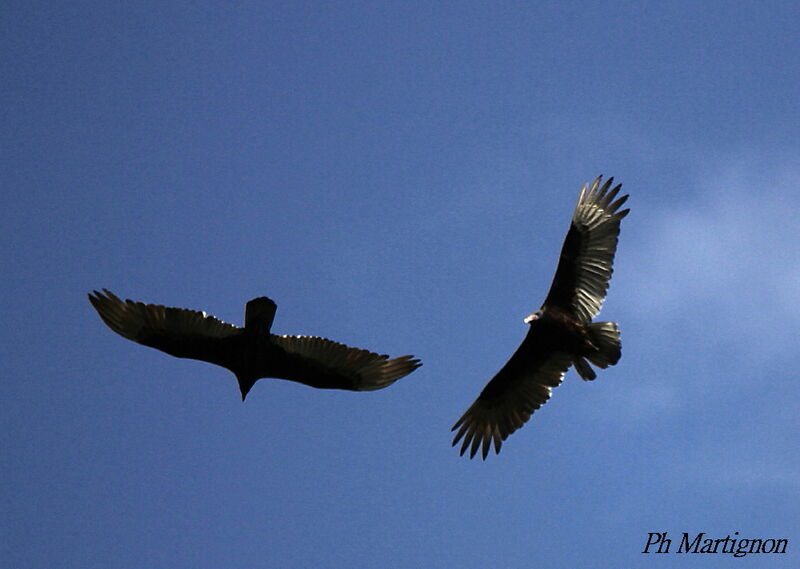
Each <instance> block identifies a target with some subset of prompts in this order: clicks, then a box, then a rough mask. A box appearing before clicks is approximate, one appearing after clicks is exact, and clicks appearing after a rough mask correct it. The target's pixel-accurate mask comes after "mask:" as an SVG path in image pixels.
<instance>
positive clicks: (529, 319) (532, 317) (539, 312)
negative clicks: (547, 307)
mask: <svg viewBox="0 0 800 569" xmlns="http://www.w3.org/2000/svg"><path fill="white" fill-rule="evenodd" d="M541 317H542V309H541V308H540V309H539V310H537V311H536V312H534V313H533V314H529V315H528V316H526V317H525V320H523V322H525V324H530V323H531V322H533V321H534V320H539V318H541Z"/></svg>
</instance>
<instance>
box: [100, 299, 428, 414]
mask: <svg viewBox="0 0 800 569" xmlns="http://www.w3.org/2000/svg"><path fill="white" fill-rule="evenodd" d="M89 300H90V301H91V303H92V306H94V308H95V310H97V313H98V314H99V315H100V318H102V319H103V322H105V323H106V324H107V325H108V327H109V328H111V329H112V330H114V332H116V333H117V334H119V335H120V336H123V337H125V338H128V339H129V340H133V341H134V342H138V343H139V344H144V345H145V346H150V347H151V348H156V349H157V350H161V351H162V352H166V353H168V354H170V355H171V356H175V357H177V358H190V359H195V360H202V361H204V362H210V363H212V364H216V365H219V366H222V367H224V368H227V369H229V370H230V371H232V372H233V374H234V375H235V376H236V380H237V381H238V382H239V390H240V391H241V393H242V401H244V400H245V398H246V397H247V393H248V392H249V391H250V389H251V388H252V387H253V384H255V382H256V381H257V380H258V379H260V378H262V377H275V378H280V379H288V380H290V381H296V382H298V383H303V384H305V385H310V386H311V387H317V388H320V389H348V390H351V391H373V390H376V389H382V388H384V387H387V386H389V385H391V384H392V383H394V382H395V381H397V380H398V379H400V378H401V377H403V376H405V375H408V374H409V373H411V372H412V371H414V370H415V369H417V368H418V367H419V366H420V365H422V364H421V363H420V361H419V360H418V359H414V357H413V356H402V357H399V358H394V359H391V360H390V359H389V356H386V355H379V354H375V353H372V352H368V351H367V350H360V349H358V348H351V347H349V346H345V345H344V344H339V343H338V342H332V341H331V340H326V339H325V338H318V337H315V336H283V335H276V334H271V333H270V329H271V328H272V320H273V319H274V318H275V310H276V309H277V305H276V304H275V302H273V301H272V300H271V299H269V298H267V297H265V296H262V297H260V298H254V299H253V300H251V301H250V302H248V303H247V306H246V307H245V323H244V328H239V327H238V326H233V325H232V324H228V323H226V322H222V321H221V320H218V319H217V318H214V317H213V316H210V315H208V314H206V313H205V312H199V311H196V310H186V309H184V308H169V307H166V306H159V305H156V304H144V303H141V302H134V301H132V300H125V301H122V300H121V299H119V298H118V297H116V296H115V295H114V294H113V293H112V292H110V291H108V290H106V289H103V292H98V291H94V294H90V295H89Z"/></svg>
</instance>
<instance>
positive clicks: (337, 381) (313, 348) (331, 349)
mask: <svg viewBox="0 0 800 569" xmlns="http://www.w3.org/2000/svg"><path fill="white" fill-rule="evenodd" d="M272 341H273V342H274V343H275V344H276V345H277V346H279V347H280V348H282V349H283V351H284V352H286V354H287V355H288V356H289V358H288V359H287V364H286V365H285V366H284V367H285V370H284V375H281V377H284V376H285V379H291V380H293V381H299V382H300V383H305V384H306V385H314V386H315V387H321V388H337V389H351V390H354V391H374V390H376V389H382V388H384V387H387V386H389V385H391V384H392V383H394V382H395V381H397V380H398V379H400V378H401V377H403V376H405V375H408V374H409V373H411V372H412V371H414V370H415V369H417V368H418V367H419V366H421V365H422V364H421V363H420V361H419V360H418V359H414V356H401V357H398V358H394V359H389V356H387V355H380V354H376V353H373V352H370V351H367V350H361V349H359V348H351V347H350V346H346V345H344V344H340V343H338V342H333V341H331V340H327V339H325V338H319V337H316V336H278V335H273V336H272Z"/></svg>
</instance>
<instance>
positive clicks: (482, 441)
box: [452, 176, 630, 459]
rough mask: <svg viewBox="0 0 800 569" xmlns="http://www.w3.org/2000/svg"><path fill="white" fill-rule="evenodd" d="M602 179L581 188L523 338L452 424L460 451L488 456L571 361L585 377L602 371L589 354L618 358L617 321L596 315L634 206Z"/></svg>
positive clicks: (605, 361) (608, 361)
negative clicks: (602, 319)
mask: <svg viewBox="0 0 800 569" xmlns="http://www.w3.org/2000/svg"><path fill="white" fill-rule="evenodd" d="M601 180H602V176H600V177H598V178H597V179H596V180H595V181H594V182H593V183H592V184H591V186H587V185H584V186H583V188H582V189H581V193H580V196H579V197H578V204H577V206H576V207H575V212H574V213H573V215H572V222H571V224H570V228H569V231H568V232H567V237H566V239H565V240H564V245H563V246H562V248H561V257H560V258H559V261H558V268H557V269H556V274H555V277H554V278H553V284H552V285H551V286H550V292H549V293H548V294H547V297H546V298H545V301H544V303H543V304H542V306H541V308H539V310H537V311H536V312H534V313H533V314H531V315H530V316H528V317H527V318H525V322H526V323H528V324H530V327H529V329H528V334H527V335H526V336H525V339H524V340H523V341H522V344H521V345H520V346H519V348H517V351H516V352H514V355H512V356H511V359H510V360H508V362H507V363H506V365H505V366H503V368H502V369H501V370H500V371H499V372H497V374H496V375H495V376H494V377H493V378H492V379H491V381H489V383H488V384H487V385H486V387H485V388H484V389H483V391H482V392H481V394H480V395H479V396H478V398H477V399H476V400H475V402H474V403H473V404H472V406H471V407H470V408H469V409H467V411H466V412H465V413H464V415H463V416H462V417H461V418H460V419H459V420H458V421H457V422H456V424H455V425H454V426H453V428H452V430H453V431H455V430H456V429H457V432H456V435H455V437H454V439H453V446H455V445H456V444H458V442H459V441H462V439H463V442H462V444H461V454H462V455H463V454H464V453H465V452H467V450H469V456H470V458H472V457H474V456H475V454H476V453H477V452H478V450H479V449H480V450H481V454H482V456H483V458H484V459H486V456H487V455H488V454H489V450H490V449H491V447H492V445H494V449H495V453H499V452H500V447H501V446H502V444H503V441H504V440H506V438H507V437H508V436H509V435H510V434H511V433H513V432H514V431H516V430H517V429H519V428H520V427H522V425H524V424H525V422H526V421H527V420H528V419H529V418H530V416H531V414H532V413H533V412H534V411H536V409H538V408H539V407H541V406H542V405H543V404H544V403H545V402H546V401H547V400H548V399H549V398H550V394H551V391H552V389H553V388H554V387H557V386H558V385H559V384H560V383H561V380H562V379H563V378H564V374H565V373H566V371H567V369H568V368H569V367H570V366H574V367H575V371H577V372H578V375H580V377H581V378H582V379H584V380H587V381H588V380H592V379H594V378H595V377H597V376H596V374H595V372H594V370H593V369H592V368H591V366H590V365H589V363H588V362H591V363H592V364H594V365H595V366H597V367H600V368H604V369H605V368H607V367H608V366H612V365H614V364H616V363H617V362H618V361H619V359H620V356H621V354H622V345H621V343H620V337H619V328H618V327H617V324H616V323H615V322H592V319H593V318H594V317H595V316H597V314H598V313H599V312H600V307H601V306H602V304H603V300H605V297H606V293H607V292H608V282H609V280H610V279H611V273H612V272H613V269H612V266H613V264H614V254H615V252H616V250H617V240H618V237H619V228H620V221H621V220H622V218H624V217H625V216H626V215H628V212H629V211H630V210H628V209H624V210H621V211H620V209H619V208H620V207H621V206H622V204H624V203H625V201H626V200H627V199H628V196H627V195H625V196H622V197H620V198H619V199H616V201H615V198H616V196H617V194H618V193H619V190H620V188H621V184H619V185H617V186H615V187H614V188H611V184H612V182H613V180H614V179H613V178H609V179H608V180H606V182H605V183H603V184H602V185H601ZM609 188H611V189H609ZM587 360H588V362H587Z"/></svg>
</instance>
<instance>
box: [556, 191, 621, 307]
mask: <svg viewBox="0 0 800 569" xmlns="http://www.w3.org/2000/svg"><path fill="white" fill-rule="evenodd" d="M601 178H602V177H598V178H597V179H596V180H595V181H594V182H593V183H592V185H591V186H590V187H589V186H586V185H584V186H583V189H582V190H581V194H580V197H579V198H578V204H577V206H576V207H575V212H574V213H573V215H572V222H571V224H570V228H569V231H568V232H567V236H566V238H565V239H564V245H563V246H562V247H561V255H560V257H559V261H558V267H557V268H556V274H555V276H554V277H553V284H552V285H551V286H550V291H549V292H548V294H547V298H546V299H545V301H544V304H543V305H542V306H543V307H548V306H559V307H561V308H562V309H564V310H569V311H570V312H571V313H573V314H575V315H576V316H577V317H578V319H579V320H581V321H582V322H589V321H591V320H592V318H594V317H595V316H597V313H598V312H600V307H601V306H602V305H603V301H604V300H605V298H606V293H607V292H608V283H609V281H610V280H611V274H612V273H613V265H614V255H615V253H616V251H617V241H618V239H619V226H620V221H622V218H624V217H625V216H626V215H628V212H629V211H630V210H628V209H624V210H621V211H620V209H619V208H620V207H621V206H622V204H624V203H625V201H626V200H627V199H628V196H627V195H625V196H622V197H621V198H619V199H617V200H616V201H614V198H616V196H617V194H618V193H619V190H620V188H621V187H622V186H621V184H618V185H616V186H615V187H613V188H611V184H612V183H613V180H614V178H609V179H608V180H606V181H605V183H604V184H602V186H601V185H600V182H601Z"/></svg>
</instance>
